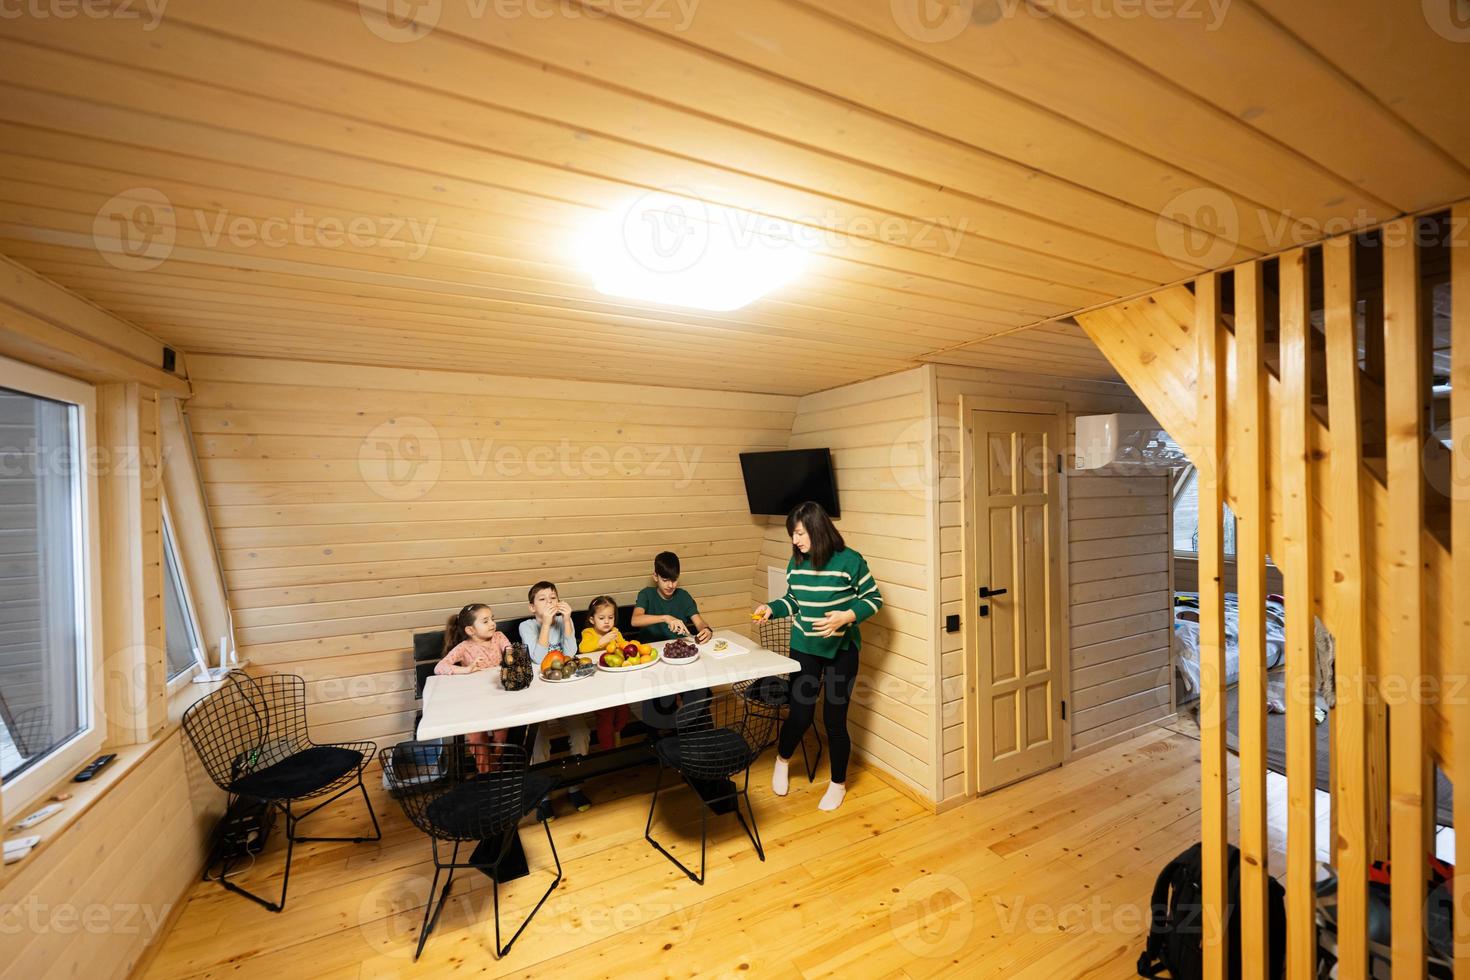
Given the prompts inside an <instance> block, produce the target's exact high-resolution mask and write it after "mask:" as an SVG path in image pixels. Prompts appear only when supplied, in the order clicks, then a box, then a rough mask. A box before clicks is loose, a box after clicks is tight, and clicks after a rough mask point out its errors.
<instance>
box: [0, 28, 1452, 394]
mask: <svg viewBox="0 0 1470 980" xmlns="http://www.w3.org/2000/svg"><path fill="white" fill-rule="evenodd" d="M1454 2H1455V0H1427V2H1426V3H1425V4H1422V5H1421V4H1420V3H1393V4H1389V3H1383V2H1382V0H1257V2H1254V3H1249V2H1246V0H1233V2H1225V0H1217V2H1216V3H1215V4H1214V5H1210V4H1208V3H1206V2H1204V0H1158V2H1156V3H1154V4H1151V5H1148V7H1147V8H1146V9H1151V10H1159V11H1163V12H1164V13H1166V14H1167V16H1143V15H1140V14H1139V13H1138V11H1139V10H1140V9H1144V5H1139V4H1133V3H1120V4H1118V5H1117V6H1114V4H1113V3H1111V2H1109V0H1085V2H1084V0H1071V2H1069V3H1068V4H1067V5H1066V6H1065V7H1063V8H1061V9H1062V10H1064V11H1066V12H1065V13H1058V12H1056V11H1051V10H1050V7H1049V5H1047V4H1041V3H1038V4H1034V5H1027V4H1025V3H1023V2H1022V0H957V2H951V3H947V4H946V3H940V2H931V0H616V2H614V0H602V2H600V3H599V2H589V3H585V4H584V3H579V2H577V0H419V2H416V3H413V4H410V3H408V2H406V0H362V2H361V3H359V2H356V0H250V2H248V3H242V2H240V0H168V2H167V3H166V4H160V3H157V2H155V3H154V4H152V6H151V7H150V6H149V5H145V4H144V3H143V2H142V0H129V2H127V3H118V4H116V5H114V6H113V7H111V8H106V9H105V10H104V8H102V7H100V6H94V7H90V8H84V9H90V10H91V11H92V14H90V15H89V14H87V13H85V12H82V13H75V16H69V17H63V16H59V15H57V13H56V11H59V10H61V9H62V8H63V6H65V5H62V4H60V3H58V2H56V0H32V2H29V3H27V4H26V5H25V6H24V13H23V14H22V15H21V16H19V17H16V18H9V19H5V20H3V21H0V81H3V83H4V90H3V93H0V252H4V253H6V254H8V255H10V256H12V257H13V258H15V259H16V260H17V261H19V262H21V263H22V264H24V265H27V266H29V267H31V268H32V269H34V270H36V271H38V272H39V273H41V274H43V275H45V276H47V277H49V278H51V279H53V280H55V281H57V282H60V283H62V284H63V285H65V286H68V287H70V288H71V289H74V290H75V291H77V292H78V293H80V294H82V295H83V296H85V297H87V298H89V299H91V300H92V301H94V302H95V303H97V304H98V305H100V306H102V307H103V308H105V309H107V310H110V311H112V312H114V313H116V314H118V315H120V316H122V317H124V318H126V319H128V320H131V321H132V322H134V323H136V324H137V325H138V326H139V327H141V328H142V329H144V330H145V331H147V332H149V333H151V334H153V335H154V336H156V337H158V338H160V339H162V340H164V341H165V342H167V343H169V344H172V345H174V346H176V347H178V348H180V349H182V350H184V351H186V352H189V351H201V352H214V353H243V354H253V355H260V356H273V357H299V358H306V359H310V360H320V361H343V362H353V363H362V364H389V365H404V366H409V367H415V368H471V369H474V370H479V371H491V370H498V371H503V372H507V373H515V374H535V375H545V374H557V373H562V372H565V371H571V372H575V373H577V374H585V375H589V376H590V375H596V376H600V377H607V378H610V379H615V380H623V379H626V380H635V379H653V380H660V379H667V380H673V381H676V382H679V383H685V382H688V381H691V380H695V379H697V380H698V383H701V384H706V385H709V386H714V387H725V388H733V389H741V390H752V391H767V392H782V393H804V392H809V391H815V390H820V389H824V388H829V387H833V386H835V385H839V384H844V383H847V382H851V381H855V380H860V379H863V378H868V377H873V376H876V375H879V374H883V373H887V372H890V371H894V370H899V369H902V368H905V367H908V366H911V365H913V364H915V363H920V362H922V361H926V360H927V361H939V362H943V363H953V364H969V365H976V366H982V367H990V368H999V369H1005V370H1028V371H1041V372H1044V373H1047V374H1054V375H1069V376H1077V377H1089V378H1108V379H1116V375H1115V374H1114V373H1113V371H1112V369H1111V367H1110V366H1109V365H1108V364H1107V363H1106V361H1105V360H1104V359H1103V358H1102V356H1101V355H1100V354H1099V352H1098V351H1097V350H1096V348H1095V347H1094V346H1093V345H1092V344H1091V342H1090V341H1089V340H1087V338H1086V337H1085V336H1084V335H1083V334H1082V333H1081V332H1080V330H1078V329H1077V328H1076V327H1075V326H1072V325H1070V324H1063V323H1058V322H1056V321H1057V320H1058V318H1061V317H1064V316H1065V315H1067V314H1069V313H1072V312H1074V311H1077V310H1079V309H1086V308H1090V307H1096V306H1099V305H1104V304H1108V303H1111V302H1113V301H1115V300H1117V299H1118V298H1120V297H1126V296H1132V295H1137V294H1139V293H1141V292H1144V291H1147V290H1150V289H1152V288H1154V287H1157V286H1158V285H1160V284H1163V283H1167V282H1172V281H1177V280H1179V279H1181V278H1184V277H1187V276H1190V275H1192V274H1194V273H1196V272H1198V271H1199V270H1200V269H1202V268H1205V267H1207V266H1218V265H1222V264H1226V263H1229V262H1234V261H1240V260H1243V259H1246V258H1248V257H1251V256H1254V255H1259V254H1263V253H1269V252H1272V251H1277V250H1279V249H1282V248H1286V247H1290V246H1292V245H1296V244H1300V243H1301V242H1302V241H1307V240H1315V239H1316V238H1320V237H1322V235H1323V233H1324V231H1325V232H1326V233H1331V232H1333V231H1341V230H1343V228H1345V227H1346V226H1347V225H1346V223H1347V222H1354V223H1361V224H1370V223H1376V222H1378V221H1382V220H1384V219H1387V218H1390V217H1392V216H1394V215H1397V214H1400V213H1402V212H1406V211H1416V210H1421V209H1424V208H1427V207H1431V206H1435V205H1439V204H1443V203H1445V202H1448V201H1451V200H1456V199H1459V198H1463V197H1466V196H1467V195H1470V169H1467V161H1470V100H1467V99H1465V98H1463V97H1462V94H1463V93H1464V92H1466V91H1470V39H1467V38H1466V37H1464V36H1460V34H1457V31H1456V27H1457V23H1458V22H1456V21H1454V20H1453V18H1451V17H1450V16H1449V9H1450V6H1451V5H1453V3H1454ZM1436 3H1441V5H1443V6H1445V7H1446V13H1445V18H1444V19H1443V20H1442V21H1441V20H1440V19H1438V18H1437V17H1436V16H1435V15H1434V13H1433V12H1434V10H1435V9H1437V8H1436V7H1435V4H1436ZM155 9H161V11H162V16H161V17H158V18H157V19H155V18H154V15H153V13H152V10H155ZM74 12H75V11H74ZM1130 12H1132V13H1131V14H1130ZM103 13H105V14H106V15H105V16H104V15H102V14H103ZM926 13H927V14H929V15H931V16H930V18H929V19H927V20H926V19H923V17H921V16H920V15H922V14H926ZM411 17H416V18H417V21H413V20H410V19H409V18H411ZM1461 33H1470V31H1465V32H1461ZM657 189H675V190H678V191H680V192H682V193H685V194H689V195H692V196H696V197H699V198H702V199H705V200H708V201H712V202H717V203H719V204H723V205H728V206H731V207H737V208H742V209H746V210H749V211H753V212H756V213H758V214H762V215H770V216H774V217H778V218H781V219H783V220H786V221H790V222H794V223H798V224H801V225H804V226H808V227H810V228H812V229H819V230H820V231H821V235H820V240H821V242H822V245H821V248H820V250H819V254H818V256H817V257H816V260H815V261H814V263H813V267H812V270H811V272H810V273H809V274H808V275H807V276H805V277H804V278H803V279H802V280H801V281H799V282H798V283H796V284H795V285H792V286H789V287H787V288H784V289H782V290H780V291H778V292H777V293H774V294H772V295H770V296H768V297H766V298H764V299H762V300H759V301H757V302H755V303H753V304H751V305H750V306H748V307H746V308H744V309H742V310H739V311H736V312H734V313H721V314H706V313H698V312H693V311H686V310H676V309H669V308H658V307H654V306H650V305H640V304H638V303H634V302H629V301H624V300H615V299H611V298H608V297H605V296H602V295H600V294H598V293H597V292H596V291H595V290H593V289H592V288H591V286H590V284H589V282H588V279H587V277H586V275H585V274H584V273H583V272H582V270H580V269H579V268H577V267H576V265H575V263H574V262H573V261H572V260H571V259H570V257H569V251H570V245H571V243H572V242H573V241H574V240H575V237H576V234H577V232H578V230H579V229H580V228H583V227H585V226H586V225H587V223H588V222H589V220H590V219H591V218H592V217H593V216H594V215H595V214H597V213H598V212H599V211H602V210H606V209H610V208H614V207H616V206H618V205H620V204H622V203H624V202H626V201H628V200H629V199H631V198H633V197H636V196H637V195H639V194H641V193H644V192H647V191H649V190H657ZM118 195H121V197H120V198H119V197H118ZM140 208H146V209H151V210H140ZM117 215H123V216H125V217H126V219H127V220H130V221H132V222H133V224H134V226H135V227H134V228H132V229H131V231H129V230H128V229H126V228H122V227H121V226H119V224H118V221H117V220H116V219H115V217H114V216H117ZM150 216H151V217H150ZM149 220H152V221H154V222H156V223H155V224H153V225H149V226H147V227H146V228H144V229H143V231H142V232H139V231H138V227H137V226H138V225H139V222H146V221H149ZM293 222H294V225H293V227H299V228H301V229H304V231H303V232H301V233H300V234H299V235H298V234H296V233H294V232H292V233H289V234H287V233H283V229H285V228H286V227H287V226H288V225H291V224H292V223H293ZM344 228H345V229H346V230H349V231H350V230H354V229H355V230H356V231H357V232H358V234H357V235H356V236H355V237H356V239H357V240H356V241H355V242H353V241H340V240H339V239H341V237H342V234H341V233H342V231H343V229H344ZM125 234H127V235H138V234H145V235H149V234H157V235H161V236H162V237H160V238H156V239H154V240H153V244H154V246H155V248H154V251H153V252H148V253H144V254H143V255H141V256H140V255H136V254H128V253H127V252H126V251H124V250H123V248H124V246H123V245H121V244H119V242H120V240H121V239H120V238H119V236H122V235H125ZM298 239H299V240H298ZM138 241H139V239H137V238H130V239H129V243H130V244H132V245H136V244H137V242H138Z"/></svg>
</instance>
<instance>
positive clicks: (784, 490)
mask: <svg viewBox="0 0 1470 980" xmlns="http://www.w3.org/2000/svg"><path fill="white" fill-rule="evenodd" d="M740 471H741V472H742V473H743V474H744V475H745V498H746V500H748V501H749V502H750V512H751V513H752V514H774V515H777V516H779V517H785V516H786V515H787V514H789V513H791V509H792V508H793V507H795V506H796V505H797V504H799V503H801V502H802V501H805V500H815V501H816V502H817V503H819V504H821V505H822V507H823V508H824V509H825V510H826V511H827V513H828V514H830V515H831V516H833V517H837V516H839V515H840V511H838V509H837V480H836V478H835V477H834V476H833V474H832V453H831V451H830V450H827V449H788V450H784V451H781V452H768V453H741V454H740Z"/></svg>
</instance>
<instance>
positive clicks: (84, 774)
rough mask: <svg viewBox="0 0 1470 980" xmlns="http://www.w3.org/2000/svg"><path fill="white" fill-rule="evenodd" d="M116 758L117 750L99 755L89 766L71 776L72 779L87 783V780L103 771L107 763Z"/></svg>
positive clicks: (75, 781)
mask: <svg viewBox="0 0 1470 980" xmlns="http://www.w3.org/2000/svg"><path fill="white" fill-rule="evenodd" d="M116 758H117V753H116V752H110V753H108V754H107V755H99V756H98V757H97V758H95V759H93V760H92V761H91V762H90V763H89V764H88V765H87V768H85V769H83V770H82V771H81V772H79V773H77V774H76V775H75V776H73V777H71V781H72V782H74V783H85V782H86V781H87V780H89V779H91V778H92V777H93V776H95V775H97V774H98V773H99V772H101V771H102V767H103V766H105V765H107V764H108V763H109V762H111V761H112V760H113V759H116Z"/></svg>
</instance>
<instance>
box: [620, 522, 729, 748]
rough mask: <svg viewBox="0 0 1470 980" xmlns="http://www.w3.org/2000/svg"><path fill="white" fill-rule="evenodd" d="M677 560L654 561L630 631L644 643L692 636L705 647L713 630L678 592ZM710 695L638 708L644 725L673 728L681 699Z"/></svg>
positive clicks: (664, 555) (667, 555) (663, 554)
mask: <svg viewBox="0 0 1470 980" xmlns="http://www.w3.org/2000/svg"><path fill="white" fill-rule="evenodd" d="M679 571H680V569H679V556H678V555H676V554H674V553H673V552H672V551H660V552H659V553H658V554H657V555H654V557H653V585H649V586H644V588H643V591H641V592H639V593H638V598H637V599H635V600H634V601H633V620H632V622H633V627H634V628H635V629H637V630H638V632H639V635H640V636H642V637H643V638H645V639H647V640H672V639H673V638H674V637H676V636H693V637H694V639H695V642H696V643H704V642H706V641H708V640H709V638H710V637H711V636H713V635H714V630H713V629H711V628H710V625H709V623H706V622H705V621H704V617H703V616H701V615H700V614H699V606H697V605H696V604H695V602H694V597H693V596H692V595H690V594H689V593H688V592H686V591H685V590H683V589H681V588H679ZM709 695H710V690H709V688H704V689H703V690H699V691H690V692H688V693H687V694H683V695H669V696H667V697H661V698H654V699H653V700H651V701H644V702H643V703H642V704H640V705H639V706H638V713H639V714H641V715H642V716H643V722H644V724H646V725H649V726H651V727H653V728H661V729H669V728H673V727H674V713H675V711H677V710H678V706H679V702H680V699H681V698H683V699H687V700H691V701H693V700H698V699H700V698H707V697H709Z"/></svg>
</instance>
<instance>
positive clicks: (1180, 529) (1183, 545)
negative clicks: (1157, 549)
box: [1174, 468, 1235, 558]
mask: <svg viewBox="0 0 1470 980" xmlns="http://www.w3.org/2000/svg"><path fill="white" fill-rule="evenodd" d="M1224 506H1225V509H1224V518H1225V522H1224V535H1225V537H1224V545H1225V554H1226V556H1227V557H1232V558H1233V557H1234V556H1235V515H1234V514H1232V513H1231V512H1230V505H1229V504H1226V505H1224ZM1174 553H1175V554H1180V555H1197V554H1199V470H1196V469H1193V468H1191V469H1190V471H1189V475H1188V476H1187V477H1185V483H1184V486H1183V487H1181V488H1180V490H1179V493H1178V494H1176V495H1175V497H1174Z"/></svg>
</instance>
